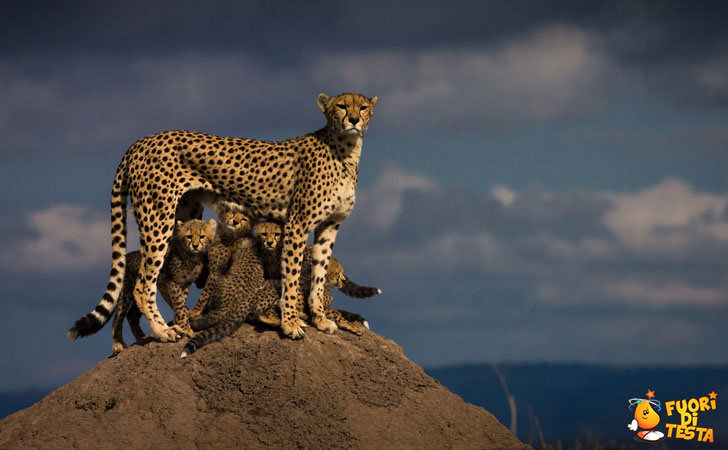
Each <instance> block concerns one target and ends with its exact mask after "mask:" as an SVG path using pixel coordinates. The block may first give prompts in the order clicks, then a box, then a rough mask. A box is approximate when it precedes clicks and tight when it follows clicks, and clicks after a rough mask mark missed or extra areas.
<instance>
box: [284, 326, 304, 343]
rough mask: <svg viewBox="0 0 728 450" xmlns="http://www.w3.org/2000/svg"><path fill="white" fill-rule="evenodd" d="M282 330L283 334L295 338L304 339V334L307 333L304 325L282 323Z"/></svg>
mask: <svg viewBox="0 0 728 450" xmlns="http://www.w3.org/2000/svg"><path fill="white" fill-rule="evenodd" d="M281 330H283V334H285V335H286V336H288V337H289V338H291V339H294V340H295V339H303V336H304V335H305V332H304V331H303V327H301V326H289V325H285V324H283V325H281Z"/></svg>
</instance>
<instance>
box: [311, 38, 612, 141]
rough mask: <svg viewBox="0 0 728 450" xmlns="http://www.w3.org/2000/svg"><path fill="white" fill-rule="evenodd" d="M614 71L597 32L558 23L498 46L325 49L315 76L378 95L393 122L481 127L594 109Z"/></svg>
mask: <svg viewBox="0 0 728 450" xmlns="http://www.w3.org/2000/svg"><path fill="white" fill-rule="evenodd" d="M610 71H611V64H610V62H609V61H608V60H607V58H606V57H605V55H604V54H603V53H602V52H601V51H600V49H599V48H598V46H597V45H596V42H595V39H594V38H593V37H592V36H591V35H589V34H588V33H586V32H584V31H581V30H579V29H576V28H570V27H564V26H552V27H548V28H545V29H542V30H540V31H539V32H537V33H535V34H532V35H529V36H525V37H522V38H520V39H517V40H513V41H508V42H506V43H504V44H502V45H501V46H499V47H494V48H486V47H478V48H465V49H464V48H460V49H441V50H431V49H426V50H419V51H414V52H410V51H408V52H405V51H401V52H398V51H379V52H370V53H367V54H336V55H325V56H322V57H320V58H319V60H318V61H317V62H316V63H315V64H314V65H313V67H312V69H311V74H312V75H311V76H312V78H313V79H314V80H318V81H321V82H323V81H324V80H326V81H327V82H328V83H333V84H334V85H336V86H341V87H344V88H349V89H352V87H353V88H354V89H357V90H360V91H362V92H367V93H371V94H369V95H378V96H379V97H380V98H381V99H382V100H383V102H382V103H381V105H378V108H379V109H380V110H381V111H382V114H386V115H388V117H387V120H388V121H391V120H395V121H396V122H397V123H398V124H404V125H410V126H422V125H428V124H429V125H432V124H438V125H439V126H442V125H443V124H444V125H449V126H453V127H455V128H477V127H481V126H483V125H488V124H495V123H499V124H502V123H514V122H515V123H518V122H522V121H541V120H548V119H553V118H558V117H562V116H567V115H573V114H575V113H578V112H584V111H589V110H592V109H594V108H595V107H597V106H598V105H599V104H600V103H601V102H602V101H603V100H604V99H605V95H606V94H607V91H608V89H609V83H610V82H611V80H613V77H610V75H609V74H610Z"/></svg>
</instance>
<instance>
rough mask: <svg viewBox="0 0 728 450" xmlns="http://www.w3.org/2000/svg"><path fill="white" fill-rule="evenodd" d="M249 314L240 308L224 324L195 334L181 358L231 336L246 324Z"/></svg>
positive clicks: (245, 309)
mask: <svg viewBox="0 0 728 450" xmlns="http://www.w3.org/2000/svg"><path fill="white" fill-rule="evenodd" d="M249 313H250V310H249V309H248V308H242V307H241V308H238V309H236V310H235V311H234V312H233V313H232V314H231V315H230V316H228V318H227V319H226V320H224V321H223V322H220V323H218V324H217V325H215V326H214V327H212V328H208V329H206V330H204V331H201V332H199V333H197V334H195V337H193V338H192V339H190V340H189V341H187V344H186V345H185V348H184V350H182V354H180V355H179V356H180V357H181V358H186V357H187V356H189V355H191V354H193V353H194V352H196V351H197V350H199V349H200V348H202V347H204V346H205V345H207V344H210V343H212V342H217V341H219V340H220V339H222V338H224V337H226V336H230V335H231V334H233V333H234V332H235V331H236V330H237V329H238V328H240V326H241V325H242V324H243V323H244V322H245V319H246V318H247V317H248V314H249Z"/></svg>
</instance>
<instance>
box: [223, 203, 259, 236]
mask: <svg viewBox="0 0 728 450" xmlns="http://www.w3.org/2000/svg"><path fill="white" fill-rule="evenodd" d="M216 206H217V208H216V209H217V210H218V212H219V216H218V218H219V219H220V223H221V224H222V225H224V226H226V227H228V228H230V229H231V230H232V231H235V232H236V234H241V235H246V234H249V233H250V231H251V230H252V229H253V221H252V219H251V218H250V216H248V214H247V213H246V211H245V209H244V208H243V207H242V206H238V205H236V204H235V203H230V202H219V203H218V204H217V205H216Z"/></svg>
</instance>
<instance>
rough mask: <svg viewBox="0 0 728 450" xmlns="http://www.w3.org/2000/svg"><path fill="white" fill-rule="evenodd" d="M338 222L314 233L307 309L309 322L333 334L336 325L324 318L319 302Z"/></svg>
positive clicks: (322, 295)
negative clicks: (309, 316) (309, 317)
mask: <svg viewBox="0 0 728 450" xmlns="http://www.w3.org/2000/svg"><path fill="white" fill-rule="evenodd" d="M339 225H341V222H340V221H330V222H325V223H322V224H321V225H319V226H318V227H316V230H315V231H314V242H313V255H312V257H311V293H310V294H309V296H308V309H309V313H310V314H311V320H312V321H313V324H314V325H316V328H318V329H319V330H321V331H324V332H326V333H333V332H334V331H336V330H337V328H338V327H337V326H336V324H335V323H334V322H333V321H331V320H329V319H327V318H326V314H325V310H324V306H323V304H322V302H321V300H322V299H323V297H324V282H325V281H326V271H327V270H328V268H329V258H330V257H331V252H332V251H333V250H334V241H335V240H336V234H337V233H338V231H339Z"/></svg>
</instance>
